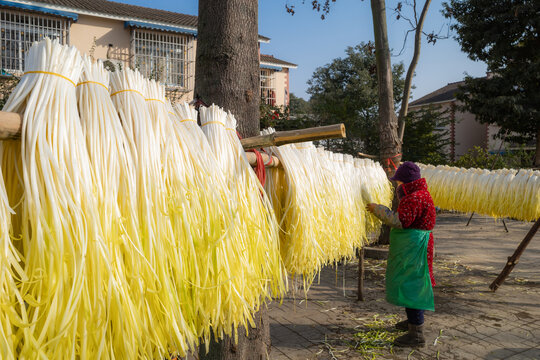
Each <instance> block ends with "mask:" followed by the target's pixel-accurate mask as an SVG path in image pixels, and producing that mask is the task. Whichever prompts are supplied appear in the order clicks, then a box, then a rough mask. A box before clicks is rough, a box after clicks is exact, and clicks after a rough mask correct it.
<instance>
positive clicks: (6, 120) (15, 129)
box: [0, 111, 22, 140]
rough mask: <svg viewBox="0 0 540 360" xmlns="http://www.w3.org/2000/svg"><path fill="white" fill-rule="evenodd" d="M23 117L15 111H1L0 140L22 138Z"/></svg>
mask: <svg viewBox="0 0 540 360" xmlns="http://www.w3.org/2000/svg"><path fill="white" fill-rule="evenodd" d="M21 127H22V117H21V115H19V114H17V113H13V112H6V111H0V140H17V139H20V138H21Z"/></svg>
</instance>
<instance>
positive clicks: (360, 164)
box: [354, 159, 394, 236]
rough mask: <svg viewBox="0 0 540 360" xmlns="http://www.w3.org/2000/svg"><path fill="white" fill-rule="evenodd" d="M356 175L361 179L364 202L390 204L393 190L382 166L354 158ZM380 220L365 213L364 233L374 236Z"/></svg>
mask: <svg viewBox="0 0 540 360" xmlns="http://www.w3.org/2000/svg"><path fill="white" fill-rule="evenodd" d="M354 166H355V168H356V170H357V176H358V177H359V178H360V179H361V185H362V188H361V190H360V191H361V193H362V198H363V200H364V203H365V204H368V203H376V204H382V205H385V206H387V207H391V206H392V198H393V196H394V191H393V188H392V183H391V182H390V181H388V178H387V176H386V173H385V172H384V169H383V168H382V166H381V165H380V164H379V163H377V162H374V161H373V160H370V159H355V160H354ZM381 224H382V223H381V221H380V220H379V219H377V218H376V217H375V216H374V215H373V214H371V213H368V214H366V234H371V235H372V236H375V235H376V234H377V233H378V232H379V230H380V227H381Z"/></svg>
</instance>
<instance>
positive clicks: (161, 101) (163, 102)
mask: <svg viewBox="0 0 540 360" xmlns="http://www.w3.org/2000/svg"><path fill="white" fill-rule="evenodd" d="M144 100H145V101H159V102H160V103H162V104H165V101H163V100H159V99H144Z"/></svg>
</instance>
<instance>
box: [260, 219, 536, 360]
mask: <svg viewBox="0 0 540 360" xmlns="http://www.w3.org/2000/svg"><path fill="white" fill-rule="evenodd" d="M467 219H468V217H467V216H465V215H455V214H442V215H440V216H439V219H438V225H437V227H436V229H435V231H434V233H435V246H436V257H435V277H436V279H437V282H438V285H437V286H436V287H435V307H436V312H434V313H431V312H428V313H427V316H426V331H427V341H428V345H427V346H426V347H425V348H423V349H416V350H412V349H398V348H392V347H391V341H392V339H393V338H395V337H396V336H399V335H400V334H401V333H400V332H397V331H394V330H393V326H392V325H393V324H394V323H395V322H396V321H399V320H401V319H403V318H404V312H403V311H402V309H401V308H399V307H396V306H393V305H390V304H388V303H386V302H385V301H384V268H385V265H386V264H385V262H384V261H380V260H367V265H366V280H365V293H366V299H365V301H364V302H357V301H356V295H357V293H356V289H357V287H356V284H357V265H356V264H354V263H353V264H349V265H347V266H340V267H339V268H338V270H337V272H336V270H335V269H334V268H330V267H329V268H326V269H324V271H323V272H322V273H321V276H320V283H319V284H317V283H314V284H313V285H312V287H311V289H310V291H309V292H308V294H307V298H306V296H305V295H304V292H303V291H302V290H299V291H297V292H296V293H295V294H292V293H291V294H290V296H289V297H287V298H286V299H284V301H283V303H282V304H281V305H279V304H277V303H273V304H271V305H270V319H271V324H270V326H271V335H272V352H271V354H270V358H271V359H273V360H282V359H283V360H284V359H287V360H289V359H487V360H491V359H511V360H518V359H540V266H539V265H540V234H537V235H536V237H535V238H534V239H533V241H532V242H531V244H530V245H529V247H528V248H527V250H526V251H525V253H524V254H523V256H522V257H521V260H520V262H519V264H518V265H517V266H516V268H515V269H514V271H513V272H512V273H511V275H510V277H509V278H508V279H507V280H506V282H505V283H504V284H503V285H502V286H501V287H500V288H499V290H498V291H497V292H495V293H492V292H491V291H490V290H489V289H488V286H489V284H490V283H491V282H492V281H493V280H494V279H495V277H496V276H497V274H498V273H499V272H500V271H501V269H502V267H503V266H504V264H505V261H506V258H507V257H508V256H509V255H511V254H512V253H513V251H514V250H515V248H516V247H517V245H518V244H519V242H520V241H521V240H522V239H523V237H524V236H525V234H526V233H527V231H528V230H529V228H530V227H531V225H532V223H523V222H517V221H511V220H507V225H508V228H509V233H506V232H505V230H504V227H503V224H502V222H500V221H499V222H495V221H494V220H493V219H491V218H487V217H480V216H475V218H474V219H473V221H472V222H471V224H470V226H469V227H465V224H466V222H467ZM343 274H345V276H344V275H343Z"/></svg>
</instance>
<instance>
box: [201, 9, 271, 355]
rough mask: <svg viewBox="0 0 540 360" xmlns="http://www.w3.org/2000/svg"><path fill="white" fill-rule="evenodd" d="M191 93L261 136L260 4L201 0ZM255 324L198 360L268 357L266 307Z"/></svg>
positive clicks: (245, 134) (214, 345)
mask: <svg viewBox="0 0 540 360" xmlns="http://www.w3.org/2000/svg"><path fill="white" fill-rule="evenodd" d="M195 64H196V65H195V98H197V99H200V100H201V101H203V102H204V103H206V104H208V105H210V104H212V103H213V104H216V105H219V106H221V107H223V108H224V109H225V110H226V111H231V112H232V113H233V114H234V115H235V117H236V119H237V120H238V131H239V132H240V134H241V135H242V136H243V137H250V136H256V135H259V118H260V115H259V102H260V95H259V91H260V90H259V86H260V84H259V71H260V70H259V52H258V3H257V1H253V0H226V1H224V0H199V18H198V39H197V54H196V62H195ZM254 321H255V324H256V326H257V327H256V328H251V327H250V329H249V335H248V336H246V331H245V329H244V328H239V329H238V343H235V342H234V338H230V337H226V338H225V339H223V340H221V341H219V342H212V344H211V345H210V351H209V353H208V354H205V352H206V351H205V349H204V346H201V348H200V349H199V358H200V359H208V360H210V359H211V360H214V359H216V360H217V359H220V360H233V359H234V360H240V359H242V360H243V359H249V360H251V359H257V360H259V359H267V358H268V354H269V352H270V329H269V326H268V314H267V311H266V308H265V307H264V306H262V307H261V310H260V311H259V312H258V313H257V314H255V318H254Z"/></svg>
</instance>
